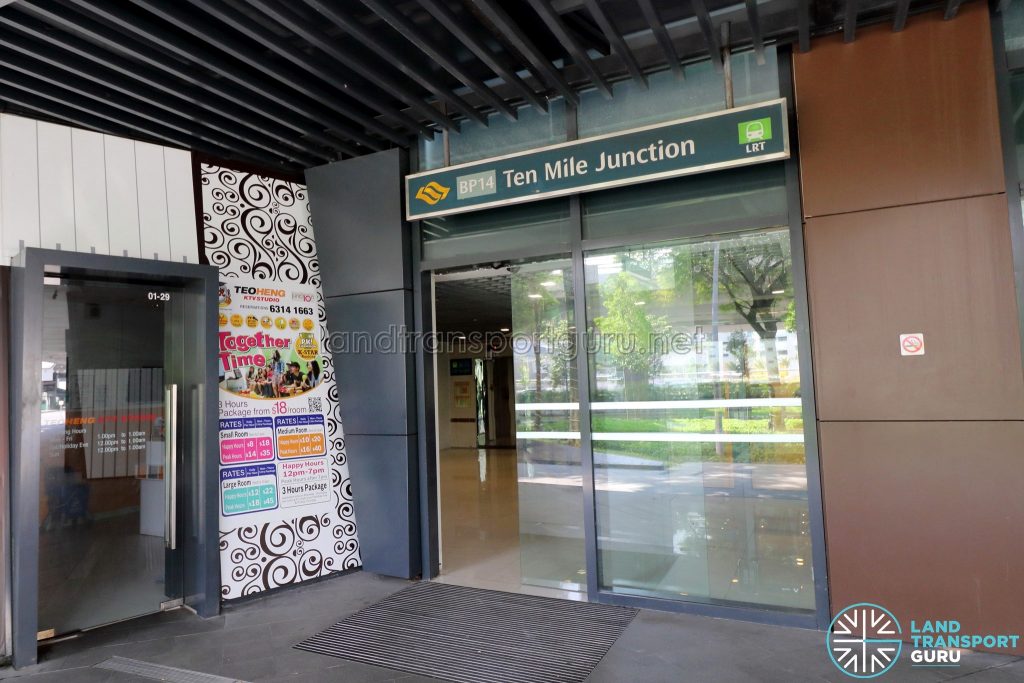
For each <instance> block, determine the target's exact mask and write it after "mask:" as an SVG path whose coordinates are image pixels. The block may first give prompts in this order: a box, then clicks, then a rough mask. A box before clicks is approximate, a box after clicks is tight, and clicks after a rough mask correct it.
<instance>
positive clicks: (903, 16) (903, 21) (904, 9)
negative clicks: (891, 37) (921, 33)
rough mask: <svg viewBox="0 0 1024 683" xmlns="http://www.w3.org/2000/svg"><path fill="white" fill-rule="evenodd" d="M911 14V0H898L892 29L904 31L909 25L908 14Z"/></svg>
mask: <svg viewBox="0 0 1024 683" xmlns="http://www.w3.org/2000/svg"><path fill="white" fill-rule="evenodd" d="M909 14H910V0H896V13H895V14H894V15H893V19H892V30H893V31H902V30H903V29H904V28H906V26H907V16H908V15H909Z"/></svg>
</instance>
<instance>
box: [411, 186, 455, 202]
mask: <svg viewBox="0 0 1024 683" xmlns="http://www.w3.org/2000/svg"><path fill="white" fill-rule="evenodd" d="M449 190H451V188H450V187H445V186H444V185H442V184H440V183H437V182H434V181H433V180H431V181H430V182H429V183H427V184H426V185H424V186H423V187H421V188H420V189H418V190H416V199H420V200H422V201H424V202H426V203H427V204H430V205H431V206H433V205H434V204H437V203H438V202H439V201H441V200H442V199H444V198H445V197H447V196H448V191H449Z"/></svg>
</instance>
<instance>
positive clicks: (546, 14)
mask: <svg viewBox="0 0 1024 683" xmlns="http://www.w3.org/2000/svg"><path fill="white" fill-rule="evenodd" d="M363 2H366V0H363ZM527 2H528V3H530V7H532V8H533V11H534V12H536V13H537V15H538V16H539V17H540V19H541V21H543V22H544V24H545V26H547V27H548V30H549V31H551V33H553V34H554V35H555V38H557V39H558V42H560V43H561V44H562V47H563V48H565V50H566V52H568V53H569V54H570V55H571V56H572V60H573V62H575V63H576V66H578V67H579V68H580V69H582V70H583V73H585V74H586V75H587V78H588V79H589V80H590V82H591V83H592V84H593V85H594V87H596V88H597V90H598V92H600V93H601V94H602V95H604V96H605V98H606V99H609V100H610V99H611V98H612V88H611V86H610V85H608V81H606V80H605V79H604V77H603V76H602V75H601V72H600V71H598V68H597V66H595V65H594V62H593V61H592V60H591V59H590V57H589V56H588V55H587V51H586V50H585V49H584V48H583V46H582V45H580V43H579V41H578V40H576V37H575V36H574V35H573V33H572V31H570V30H569V28H568V27H567V26H566V25H565V23H564V22H563V21H562V18H561V17H560V16H558V14H556V13H555V11H554V10H553V9H551V5H549V4H548V2H547V0H527Z"/></svg>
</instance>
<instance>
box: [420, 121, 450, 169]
mask: <svg viewBox="0 0 1024 683" xmlns="http://www.w3.org/2000/svg"><path fill="white" fill-rule="evenodd" d="M417 146H418V150H419V170H420V171H432V170H433V169H435V168H441V167H442V166H444V134H443V133H441V132H440V131H438V132H436V133H434V137H432V138H427V137H424V136H422V135H421V136H419V140H418V141H417Z"/></svg>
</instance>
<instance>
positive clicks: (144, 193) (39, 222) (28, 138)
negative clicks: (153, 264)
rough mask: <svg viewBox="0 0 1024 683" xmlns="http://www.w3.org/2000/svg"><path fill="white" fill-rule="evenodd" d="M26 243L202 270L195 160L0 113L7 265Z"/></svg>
mask: <svg viewBox="0 0 1024 683" xmlns="http://www.w3.org/2000/svg"><path fill="white" fill-rule="evenodd" d="M22 243H24V245H25V246H29V247H44V248H48V249H56V248H58V246H59V248H60V249H65V250H69V251H82V252H89V251H93V250H95V252H96V253H97V254H112V255H114V256H123V255H125V254H127V255H128V256H136V257H141V258H150V259H151V258H156V259H159V260H163V261H182V260H187V261H188V262H189V263H198V261H199V244H198V240H197V237H196V214H195V195H194V194H193V187H192V158H191V154H190V152H188V151H185V150H179V149H173V148H170V147H161V146H159V145H153V144H150V143H147V142H139V141H136V140H129V139H127V138H119V137H114V136H112V135H103V134H102V133H94V132H91V131H86V130H79V129H77V128H69V127H67V126H60V125H57V124H53V123H46V122H44V121H35V120H33V119H27V118H23V117H20V116H12V115H10V114H0V263H3V264H7V263H9V262H10V259H11V257H13V256H15V255H17V253H18V251H19V250H20V247H21V244H22Z"/></svg>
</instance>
